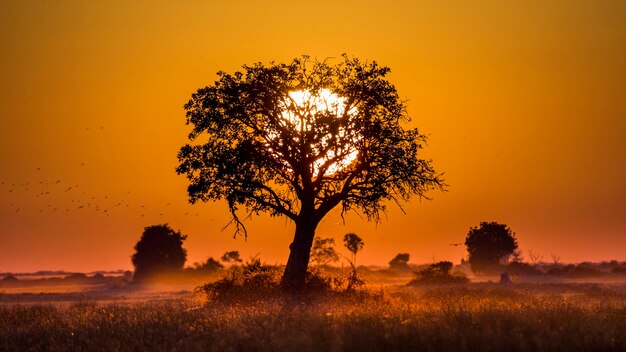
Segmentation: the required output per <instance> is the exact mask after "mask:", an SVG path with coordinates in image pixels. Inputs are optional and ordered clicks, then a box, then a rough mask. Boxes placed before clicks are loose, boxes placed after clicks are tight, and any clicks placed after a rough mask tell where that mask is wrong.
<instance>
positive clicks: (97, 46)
mask: <svg viewBox="0 0 626 352" xmlns="http://www.w3.org/2000/svg"><path fill="white" fill-rule="evenodd" d="M329 9H332V11H329ZM624 18H626V2H625V1H608V0H596V1H582V0H571V1H540V0H530V1H524V2H511V3H509V2H507V3H506V4H505V3H503V2H497V1H486V0H479V1H472V2H449V1H443V2H440V1H436V2H434V1H430V2H419V1H404V0H403V1H394V2H381V1H369V0H368V1H364V2H332V1H326V0H324V1H320V2H319V4H318V3H316V5H315V6H310V4H309V3H300V2H289V1H283V0H280V1H276V2H271V3H268V2H254V1H252V2H250V1H248V2H246V1H244V2H219V1H196V0H192V1H190V2H184V3H178V2H168V3H163V4H159V6H156V5H155V4H154V3H153V2H150V1H144V0H138V1H133V2H127V1H119V0H112V1H96V2H87V1H58V2H57V1H55V2H40V1H15V0H9V1H2V2H0V27H1V28H2V30H0V45H1V46H2V55H0V76H1V77H2V79H1V80H0V150H1V152H0V222H1V223H2V224H3V225H2V228H1V229H0V271H35V270H41V269H53V270H56V269H64V270H74V271H89V270H100V269H130V268H132V263H131V260H130V255H131V251H132V248H133V246H134V244H135V243H136V242H137V240H138V239H139V237H140V235H141V233H142V231H143V229H144V227H145V226H148V225H154V224H162V223H168V224H169V225H170V226H171V227H172V228H174V229H175V230H180V231H181V232H182V233H183V234H185V235H187V236H188V240H187V241H186V242H185V246H186V249H187V251H188V254H189V258H188V262H189V263H194V262H199V261H202V260H204V259H206V258H207V257H209V256H213V257H216V256H220V255H221V254H222V253H224V252H225V251H230V250H238V251H240V252H241V255H242V258H248V257H249V256H253V255H256V254H257V253H261V254H260V257H261V258H263V259H264V260H267V261H268V262H270V263H284V262H285V261H286V260H287V255H288V248H289V244H290V242H291V240H292V237H293V232H294V228H293V225H292V224H290V223H289V222H286V221H284V219H278V218H272V217H270V216H267V215H265V214H259V215H258V216H254V217H253V219H251V220H246V221H245V223H246V227H247V229H248V231H249V234H250V236H249V237H248V239H247V241H244V240H243V239H241V238H238V239H233V236H232V232H231V230H230V229H228V230H222V229H223V228H224V227H225V226H226V224H228V223H229V221H230V213H229V211H228V208H227V206H226V204H225V202H207V203H197V204H193V205H192V204H189V202H188V196H187V193H186V191H187V186H188V182H187V180H186V179H185V177H183V176H181V175H178V174H176V172H175V169H176V167H177V165H178V160H177V152H178V150H179V148H180V147H181V145H183V144H185V143H187V142H188V138H187V136H188V134H189V132H190V127H189V126H188V125H185V111H184V108H183V105H184V104H185V103H186V102H187V101H188V100H189V98H190V96H191V94H192V93H194V92H195V91H196V90H197V89H198V88H200V87H205V86H207V85H211V84H212V82H214V81H215V80H216V79H218V75H217V74H216V73H217V72H218V71H220V70H221V71H224V72H228V73H233V72H236V71H242V65H254V63H256V62H263V63H269V62H272V61H273V62H277V63H279V62H290V60H292V59H293V58H294V57H299V56H301V55H308V56H309V57H310V58H311V60H320V61H323V60H329V62H330V63H336V62H337V61H339V60H340V57H341V54H342V53H346V54H348V55H349V56H350V57H356V58H359V59H361V60H363V62H365V61H369V62H371V61H373V60H375V61H376V62H378V63H379V64H380V65H384V66H388V67H390V68H391V72H390V73H389V75H388V79H389V81H390V82H392V83H393V84H394V86H395V87H396V88H397V92H398V94H399V97H400V99H401V100H402V101H405V102H406V108H407V111H406V114H407V115H408V116H410V117H411V120H410V121H407V122H406V123H405V127H406V128H407V129H410V128H419V131H420V133H422V134H424V135H426V136H428V142H427V145H424V149H423V150H422V151H421V152H423V153H422V155H423V157H424V158H427V159H432V160H433V165H434V166H435V169H436V170H438V171H440V172H443V173H445V174H444V176H443V178H444V179H445V181H446V183H447V184H449V186H450V187H449V188H448V191H447V192H445V193H439V194H433V195H432V196H433V197H432V198H433V200H432V201H419V200H418V199H412V200H411V201H410V202H407V203H404V204H402V209H400V208H399V207H398V206H396V205H395V204H394V203H393V202H389V204H387V205H388V206H387V213H386V216H385V217H383V219H382V220H383V221H382V222H381V223H380V224H378V225H373V224H372V223H370V222H368V221H367V220H366V219H364V218H361V217H359V216H358V215H356V214H353V213H348V214H343V215H344V216H343V217H342V214H341V213H340V212H331V213H329V214H328V216H327V217H325V219H324V221H323V222H322V223H320V225H319V227H318V229H317V233H318V235H319V236H321V237H328V238H334V239H335V240H336V241H337V243H340V241H341V236H343V235H344V234H345V233H348V232H354V233H357V234H358V235H360V236H361V237H362V238H363V240H364V241H365V243H366V245H365V248H364V250H363V252H362V253H360V254H359V255H360V258H359V263H362V264H376V265H386V264H387V263H388V262H389V260H390V259H391V258H393V257H394V256H395V255H396V254H398V253H400V252H402V253H404V252H406V253H410V254H411V261H412V262H416V263H429V262H432V261H433V260H434V259H433V258H436V259H437V260H443V259H447V260H451V261H454V262H459V261H460V260H461V258H466V257H467V251H466V249H465V248H464V246H463V245H458V246H451V245H450V244H451V243H460V242H462V241H463V239H464V237H465V235H466V234H467V233H468V230H469V229H470V227H472V226H476V225H478V224H479V223H480V222H481V221H498V222H501V223H505V224H507V225H508V226H509V227H510V228H511V229H512V230H513V231H514V232H515V233H516V234H517V236H518V240H519V246H520V249H521V250H522V252H523V254H522V255H523V257H524V258H526V259H528V252H529V251H531V250H532V251H533V253H538V254H540V255H541V256H542V257H543V258H544V259H543V260H549V259H550V257H551V254H555V255H558V256H560V257H561V261H562V262H564V263H570V262H579V261H602V260H611V259H616V260H626V257H625V256H626V254H625V253H626V244H625V242H624V238H626V216H624V214H626V201H625V199H626V186H625V185H626V163H625V162H624V155H626V143H625V142H624V136H625V135H626V119H625V118H624V116H626V99H624V97H625V96H626V65H624V62H626V40H624V38H626V21H624ZM296 28H297V30H295V29H296ZM338 59H339V60H338ZM320 86H324V87H326V88H329V89H330V90H324V89H322V90H320V92H319V95H318V96H312V95H311V94H310V93H308V92H306V91H302V90H300V91H298V89H301V88H293V89H295V91H293V92H290V93H289V100H290V101H293V104H296V105H298V106H300V105H301V104H302V106H307V108H306V109H302V108H300V110H301V111H305V110H306V111H308V113H314V112H315V111H325V110H326V109H329V110H330V111H331V113H332V114H334V115H335V116H340V115H341V113H346V112H347V113H348V114H350V113H353V112H354V110H352V109H354V107H346V106H345V104H347V102H346V100H345V99H343V98H342V97H339V96H336V95H334V92H333V91H332V89H335V88H334V87H335V86H333V85H332V84H328V85H320ZM289 87H301V86H297V85H293V86H289ZM302 87H304V85H302ZM336 92H339V90H337V91H336ZM284 96H285V97H287V95H286V94H285V95H284ZM285 103H286V104H287V103H288V102H285ZM361 109H362V107H361V105H359V111H358V112H359V113H361V114H362V113H363V111H361ZM344 115H345V114H344ZM284 117H285V123H286V124H290V125H292V126H293V128H300V126H298V123H297V122H298V117H297V116H295V115H293V114H291V115H290V113H285V114H284ZM338 133H345V131H338ZM336 152H339V151H333V152H331V153H329V154H328V155H326V156H324V157H323V158H321V159H319V160H318V161H316V162H315V169H318V168H319V165H321V163H322V162H323V160H327V159H328V158H329V157H331V156H332V155H334V153H336ZM355 157H357V154H356V151H354V150H348V151H347V156H346V157H345V158H342V160H340V161H339V162H338V163H336V164H334V165H332V167H331V169H330V170H328V171H327V172H326V174H327V175H328V174H329V173H332V172H337V170H340V169H342V168H343V167H346V166H347V165H348V164H350V162H352V161H353V159H354V158H355ZM352 165H354V163H353V164H352ZM105 210H106V212H105ZM241 215H242V217H245V214H241ZM343 254H344V255H345V254H346V253H343ZM25 258H26V259H25Z"/></svg>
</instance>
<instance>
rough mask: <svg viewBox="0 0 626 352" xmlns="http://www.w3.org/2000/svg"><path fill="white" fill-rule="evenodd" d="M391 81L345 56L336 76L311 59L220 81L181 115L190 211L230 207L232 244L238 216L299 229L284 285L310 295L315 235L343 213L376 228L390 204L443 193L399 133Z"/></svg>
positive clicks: (414, 143) (182, 170)
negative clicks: (217, 203) (267, 218)
mask: <svg viewBox="0 0 626 352" xmlns="http://www.w3.org/2000/svg"><path fill="white" fill-rule="evenodd" d="M389 71H390V70H389V68H388V67H383V66H379V65H378V64H377V63H376V62H375V61H372V62H361V61H359V60H358V59H353V58H349V57H348V56H346V55H344V56H343V59H342V60H341V61H340V62H339V63H337V64H335V65H331V64H330V63H329V61H328V60H327V61H321V62H320V61H312V60H310V59H309V58H308V57H306V56H305V57H302V58H296V59H294V60H293V61H292V62H290V63H273V62H272V63H270V64H269V65H264V64H262V63H257V64H254V65H251V66H243V72H235V73H234V74H228V73H225V72H218V80H217V81H215V82H214V84H212V85H210V86H207V87H204V88H201V89H198V91H197V92H196V93H194V94H193V95H192V97H191V100H190V101H189V102H188V103H187V104H186V105H185V110H186V112H187V114H186V116H187V124H189V125H192V131H191V133H190V134H189V139H190V140H191V142H192V143H190V144H187V145H185V146H183V147H182V148H181V149H180V151H179V153H178V160H179V162H180V164H179V166H178V168H177V172H178V173H179V174H184V175H186V176H187V178H188V179H189V186H188V189H187V191H188V194H189V200H190V202H192V203H194V202H197V201H214V200H222V199H223V200H226V201H227V203H228V207H229V209H230V212H231V214H232V222H233V223H234V224H235V225H236V231H235V234H238V233H243V234H247V232H246V229H245V226H244V225H243V223H242V222H241V221H240V219H239V217H238V215H237V210H238V209H239V208H240V207H243V208H244V209H245V211H246V212H247V213H249V214H258V213H260V212H267V213H269V214H270V215H272V216H286V217H288V218H289V219H291V220H293V221H294V222H295V224H296V234H295V235H294V242H293V243H292V246H291V253H290V257H289V260H288V261H287V266H286V268H285V274H284V278H283V279H284V283H285V284H286V286H294V287H299V286H302V285H303V284H304V280H305V275H306V271H307V266H308V263H309V259H310V250H311V246H312V243H313V238H314V236H315V228H316V227H317V225H318V224H319V222H320V221H321V220H322V218H323V217H324V216H325V215H326V214H328V212H330V211H331V210H332V209H333V208H335V207H336V206H339V205H341V210H342V214H343V213H345V212H347V211H350V210H355V211H358V212H361V213H363V214H365V215H366V217H367V218H368V219H370V220H374V221H378V220H379V219H380V214H381V212H384V211H385V209H386V205H385V204H386V201H394V202H395V203H399V201H402V200H408V199H409V198H410V197H411V196H413V195H418V196H419V197H423V198H427V196H426V192H427V191H429V190H432V189H443V187H444V185H443V181H442V179H441V176H440V175H439V174H437V173H436V172H435V170H434V169H433V167H432V165H431V162H430V160H425V159H421V158H420V157H419V151H420V149H421V148H422V147H423V145H424V143H425V141H426V137H425V136H424V135H422V134H420V133H419V131H418V130H417V129H405V128H403V127H402V126H401V123H404V122H408V121H409V120H410V119H409V117H408V115H407V114H406V107H405V105H404V103H403V102H402V101H401V100H400V98H399V96H398V93H397V92H396V89H395V87H394V86H393V85H392V84H391V83H389V82H388V81H387V80H386V79H385V76H386V75H387V74H388V73H389ZM296 93H298V94H300V96H301V97H305V99H304V101H303V102H297V101H296V99H295V98H294V94H296ZM328 94H334V96H335V97H337V99H335V101H332V100H331V101H328V100H324V99H322V98H323V97H324V96H326V95H328Z"/></svg>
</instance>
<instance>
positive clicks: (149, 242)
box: [132, 224, 187, 281]
mask: <svg viewBox="0 0 626 352" xmlns="http://www.w3.org/2000/svg"><path fill="white" fill-rule="evenodd" d="M186 238H187V236H184V235H182V234H181V233H180V232H177V231H174V230H172V228H170V227H169V226H168V225H167V224H163V225H153V226H147V227H146V228H144V231H143V234H142V235H141V239H140V240H139V242H137V244H136V245H135V254H133V256H132V261H133V265H134V266H135V274H134V276H133V279H134V280H136V281H146V280H152V279H157V278H159V277H163V276H166V275H172V274H178V273H180V272H181V271H182V270H183V266H184V265H185V261H186V260H187V251H186V250H185V249H184V248H183V241H184V240H185V239H186Z"/></svg>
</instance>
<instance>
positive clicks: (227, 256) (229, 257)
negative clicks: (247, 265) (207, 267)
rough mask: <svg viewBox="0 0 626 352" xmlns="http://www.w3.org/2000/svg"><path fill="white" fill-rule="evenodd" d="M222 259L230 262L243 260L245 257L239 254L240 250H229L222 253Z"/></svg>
mask: <svg viewBox="0 0 626 352" xmlns="http://www.w3.org/2000/svg"><path fill="white" fill-rule="evenodd" d="M220 260H221V261H222V262H224V263H228V264H235V263H241V262H243V259H241V256H240V255H239V251H228V252H226V253H224V255H222V258H220Z"/></svg>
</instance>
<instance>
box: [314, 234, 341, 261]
mask: <svg viewBox="0 0 626 352" xmlns="http://www.w3.org/2000/svg"><path fill="white" fill-rule="evenodd" d="M338 260H339V255H337V252H336V251H335V240H334V239H332V238H321V237H315V238H314V239H313V247H312V248H311V261H312V262H313V263H315V264H316V265H317V266H318V267H319V266H320V265H325V264H328V263H331V262H336V261H338Z"/></svg>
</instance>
